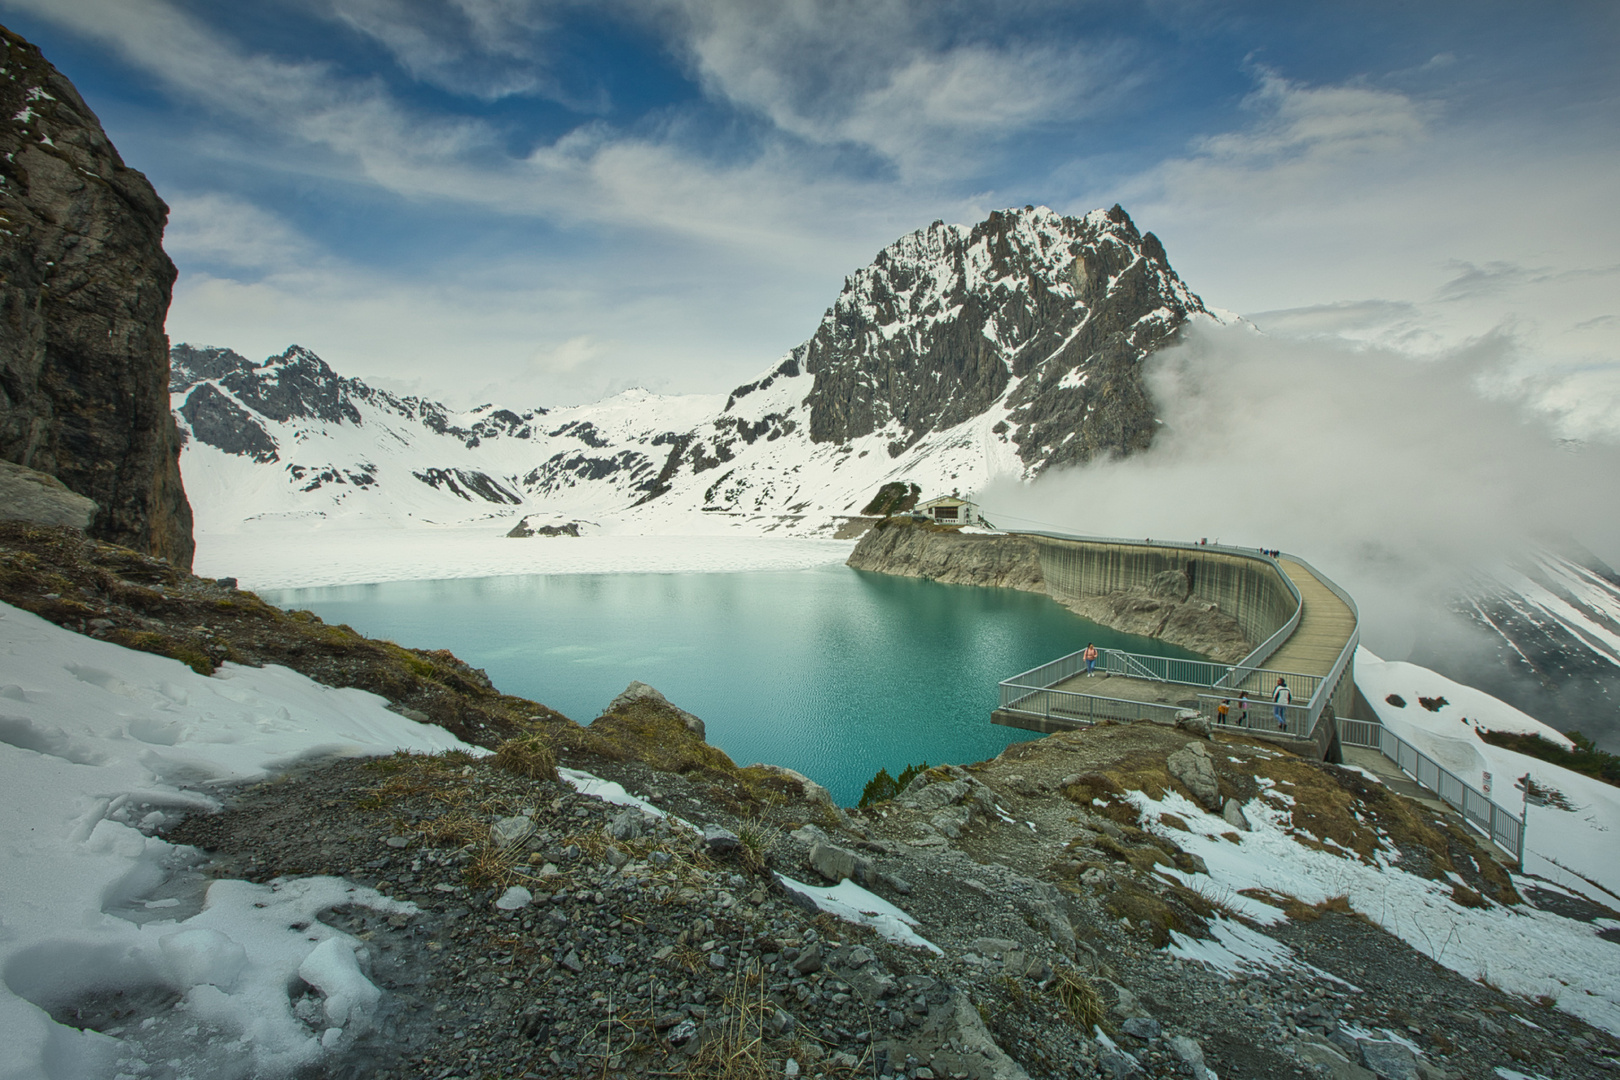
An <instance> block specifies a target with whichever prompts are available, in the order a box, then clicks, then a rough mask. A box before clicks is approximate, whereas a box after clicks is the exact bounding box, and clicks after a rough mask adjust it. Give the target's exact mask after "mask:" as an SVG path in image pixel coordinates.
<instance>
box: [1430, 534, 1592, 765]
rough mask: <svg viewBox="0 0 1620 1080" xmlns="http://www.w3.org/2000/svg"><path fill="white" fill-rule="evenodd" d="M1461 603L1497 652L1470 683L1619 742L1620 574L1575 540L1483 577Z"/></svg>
mask: <svg viewBox="0 0 1620 1080" xmlns="http://www.w3.org/2000/svg"><path fill="white" fill-rule="evenodd" d="M1460 607H1461V614H1463V615H1464V616H1465V617H1466V618H1468V619H1469V620H1470V621H1471V622H1472V623H1474V624H1475V626H1476V627H1477V628H1478V629H1479V630H1480V631H1482V633H1481V634H1480V639H1481V641H1482V642H1484V643H1486V644H1485V647H1486V650H1487V653H1488V655H1487V656H1485V657H1482V658H1481V659H1482V661H1483V662H1481V663H1478V664H1475V665H1472V666H1467V667H1466V669H1465V670H1463V671H1462V672H1460V674H1463V675H1466V681H1468V682H1471V683H1473V684H1474V685H1476V686H1479V687H1480V688H1481V689H1484V690H1487V691H1489V692H1490V693H1492V694H1494V695H1496V696H1497V697H1499V698H1501V699H1503V700H1504V701H1508V702H1511V703H1512V704H1513V705H1515V706H1517V707H1518V708H1520V709H1523V710H1525V711H1526V712H1529V713H1531V714H1533V715H1535V716H1537V717H1540V718H1541V719H1542V720H1545V721H1547V722H1548V723H1550V724H1552V725H1554V726H1555V727H1558V728H1559V729H1560V730H1565V731H1568V730H1571V729H1580V730H1581V731H1583V732H1585V733H1586V734H1587V735H1588V736H1591V737H1593V738H1595V739H1597V740H1598V741H1599V742H1600V743H1602V744H1605V745H1609V746H1615V745H1620V574H1616V573H1615V571H1614V570H1613V569H1611V568H1610V567H1609V566H1607V565H1605V564H1604V563H1603V561H1602V560H1600V559H1598V558H1597V557H1596V556H1594V555H1593V554H1592V553H1591V552H1589V551H1585V550H1583V549H1579V548H1578V547H1577V546H1575V545H1573V544H1570V543H1565V544H1563V545H1561V546H1560V547H1559V549H1557V550H1554V549H1553V548H1550V547H1544V548H1540V549H1538V550H1536V551H1534V552H1532V553H1530V554H1528V555H1526V556H1525V557H1524V558H1522V559H1520V560H1518V561H1516V562H1515V563H1513V564H1512V565H1509V566H1507V567H1504V568H1503V569H1502V570H1500V571H1499V572H1497V573H1496V574H1493V575H1491V576H1489V577H1484V578H1481V579H1479V580H1477V581H1476V582H1475V583H1474V584H1473V587H1472V589H1471V590H1470V591H1469V595H1468V596H1467V597H1466V598H1465V599H1464V601H1463V602H1462V604H1461V605H1460ZM1430 662H1431V663H1433V661H1432V660H1431V661H1430Z"/></svg>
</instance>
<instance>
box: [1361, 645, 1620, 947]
mask: <svg viewBox="0 0 1620 1080" xmlns="http://www.w3.org/2000/svg"><path fill="white" fill-rule="evenodd" d="M1356 685H1357V686H1359V687H1360V688H1361V692H1362V694H1363V695H1364V696H1365V697H1366V699H1367V701H1368V702H1369V703H1370V704H1371V705H1372V707H1373V710H1374V711H1375V712H1376V713H1377V714H1378V719H1379V721H1380V722H1382V723H1383V725H1384V726H1385V727H1387V728H1389V729H1390V730H1391V731H1393V732H1394V733H1395V734H1397V735H1399V736H1400V737H1401V738H1403V739H1405V740H1406V741H1407V742H1409V743H1411V744H1412V745H1413V746H1415V747H1417V748H1418V749H1419V750H1421V751H1422V752H1423V753H1425V754H1428V755H1429V756H1430V757H1432V758H1433V759H1434V760H1436V761H1438V762H1439V763H1440V764H1441V765H1444V766H1445V767H1446V768H1448V769H1450V770H1451V771H1452V772H1454V773H1456V774H1457V775H1458V776H1460V777H1462V778H1463V779H1464V780H1466V781H1468V782H1469V783H1470V784H1473V785H1474V787H1476V788H1479V789H1481V790H1483V789H1484V776H1485V774H1486V773H1490V774H1491V791H1490V796H1491V798H1492V799H1493V800H1495V801H1496V803H1497V805H1499V806H1502V807H1504V808H1506V809H1507V810H1509V811H1510V812H1512V813H1514V814H1515V815H1517V814H1518V813H1519V811H1520V808H1521V807H1522V806H1523V800H1524V796H1523V794H1522V793H1521V792H1520V791H1519V790H1517V789H1516V788H1515V787H1514V782H1515V781H1516V780H1517V779H1518V778H1519V777H1521V776H1524V775H1525V774H1526V773H1529V774H1530V777H1531V779H1532V780H1534V781H1535V783H1536V784H1537V785H1538V786H1539V787H1542V788H1546V789H1548V790H1550V791H1556V792H1558V793H1559V794H1560V795H1561V796H1562V797H1563V799H1564V800H1566V801H1567V803H1568V805H1569V807H1570V809H1563V808H1561V807H1560V806H1558V805H1553V804H1549V805H1546V806H1535V805H1531V806H1530V807H1529V808H1528V822H1527V824H1526V829H1525V860H1524V861H1525V870H1526V871H1527V872H1528V873H1531V874H1535V875H1537V876H1539V877H1544V878H1547V879H1548V880H1551V881H1555V882H1558V883H1559V884H1561V885H1563V886H1564V887H1566V888H1568V889H1571V890H1574V891H1575V892H1578V893H1580V894H1581V895H1583V896H1585V897H1587V898H1589V899H1591V900H1595V901H1597V902H1598V903H1600V904H1604V905H1606V906H1608V907H1611V908H1620V788H1616V787H1614V786H1612V785H1610V784H1605V783H1603V782H1602V781H1601V780H1594V779H1593V778H1591V777H1589V776H1583V775H1582V774H1580V773H1577V772H1571V771H1570V770H1568V769H1565V768H1561V767H1560V766H1557V765H1552V764H1549V763H1548V762H1545V761H1541V760H1539V759H1537V758H1533V757H1530V756H1528V755H1525V754H1520V753H1517V752H1515V751H1513V750H1507V749H1504V748H1502V747H1499V746H1492V745H1491V744H1490V743H1488V742H1486V741H1485V740H1483V739H1481V738H1480V737H1479V736H1478V734H1476V732H1475V728H1476V727H1483V728H1485V729H1487V730H1490V731H1511V732H1523V733H1525V734H1531V735H1539V736H1541V737H1542V738H1545V739H1548V740H1549V741H1551V742H1554V743H1556V744H1558V745H1559V746H1564V747H1569V746H1571V745H1573V744H1571V743H1570V741H1569V740H1568V739H1567V738H1565V737H1564V736H1563V735H1561V734H1559V733H1558V732H1557V731H1554V730H1553V729H1552V728H1550V727H1548V726H1547V725H1546V724H1543V723H1542V722H1541V721H1539V720H1537V719H1536V718H1535V717H1533V716H1530V715H1528V714H1527V713H1523V712H1520V711H1519V710H1518V709H1515V708H1514V707H1513V706H1511V705H1509V704H1507V703H1506V702H1504V701H1500V700H1498V699H1497V698H1494V697H1492V696H1491V695H1489V694H1487V693H1485V692H1484V691H1482V690H1476V689H1474V688H1473V687H1471V686H1466V685H1464V684H1462V683H1459V682H1454V681H1453V680H1451V679H1448V678H1446V677H1445V676H1444V675H1440V674H1438V673H1437V672H1434V671H1430V670H1429V669H1428V668H1425V667H1419V666H1418V665H1417V664H1408V663H1402V662H1397V661H1384V660H1380V659H1379V658H1378V657H1377V656H1375V655H1374V654H1373V653H1370V652H1368V651H1367V650H1366V649H1359V650H1357V653H1356ZM1391 694H1394V695H1396V696H1397V697H1400V698H1401V699H1402V700H1404V701H1405V702H1406V705H1405V707H1404V708H1398V707H1396V706H1395V705H1392V704H1390V702H1389V700H1388V698H1389V696H1390V695H1391ZM1419 697H1427V698H1439V697H1443V698H1445V699H1446V704H1445V705H1444V706H1442V707H1441V708H1440V709H1439V710H1438V711H1436V712H1430V711H1429V710H1427V709H1425V708H1423V706H1422V705H1420V704H1419V703H1418V698H1419ZM1616 959H1617V960H1620V957H1617V958H1616Z"/></svg>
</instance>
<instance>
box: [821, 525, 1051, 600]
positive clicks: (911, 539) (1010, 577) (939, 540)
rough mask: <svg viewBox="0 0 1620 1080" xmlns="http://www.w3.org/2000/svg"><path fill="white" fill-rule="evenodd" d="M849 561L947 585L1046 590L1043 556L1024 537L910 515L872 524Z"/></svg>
mask: <svg viewBox="0 0 1620 1080" xmlns="http://www.w3.org/2000/svg"><path fill="white" fill-rule="evenodd" d="M847 562H848V565H849V566H852V567H854V568H855V569H856V570H873V571H876V572H878V573H882V574H895V575H898V576H900V577H919V578H927V579H929V580H930V581H941V582H944V583H945V584H947V585H990V586H994V587H997V588H1002V589H1022V590H1023V591H1024V592H1045V591H1046V584H1045V581H1044V579H1043V578H1042V577H1041V558H1040V555H1039V553H1037V552H1036V550H1035V545H1034V544H1033V543H1031V542H1030V541H1029V540H1027V539H1025V538H1024V537H1021V536H991V535H986V534H984V533H964V532H962V531H961V530H960V529H951V528H945V527H942V526H937V525H929V524H926V523H924V522H914V521H912V520H911V519H909V518H886V519H884V520H883V521H880V522H878V523H877V524H876V525H874V526H872V528H871V529H869V530H868V531H867V532H866V534H865V535H864V536H862V537H861V542H860V543H859V544H856V545H855V550H854V551H853V552H851V553H850V556H849V559H848V560H847Z"/></svg>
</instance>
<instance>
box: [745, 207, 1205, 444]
mask: <svg viewBox="0 0 1620 1080" xmlns="http://www.w3.org/2000/svg"><path fill="white" fill-rule="evenodd" d="M1204 310H1205V309H1204V305H1203V302H1202V301H1201V300H1199V298H1198V297H1197V296H1196V295H1194V294H1193V293H1192V291H1191V290H1189V289H1188V288H1187V287H1186V285H1185V284H1184V283H1183V282H1182V281H1181V279H1180V278H1179V277H1177V276H1176V273H1175V271H1174V270H1172V269H1171V267H1170V264H1169V261H1168V258H1167V257H1166V255H1165V251H1164V245H1163V244H1162V243H1160V242H1159V240H1158V238H1157V237H1154V236H1153V235H1152V234H1151V233H1150V234H1147V235H1146V236H1144V235H1142V234H1141V233H1139V232H1138V231H1137V229H1136V226H1135V224H1134V223H1133V222H1132V221H1131V218H1130V215H1129V214H1127V213H1126V212H1125V211H1124V209H1123V208H1121V207H1119V206H1117V205H1116V206H1114V207H1113V208H1112V209H1109V210H1096V211H1092V212H1091V213H1089V214H1087V215H1085V216H1084V217H1067V216H1064V215H1061V214H1058V213H1056V212H1055V211H1053V210H1051V209H1049V208H1047V207H1044V206H1040V207H1037V206H1027V207H1024V208H1023V209H1012V210H1004V211H993V212H992V213H991V214H990V215H989V216H988V217H987V218H986V219H985V220H984V221H982V222H979V223H978V224H976V225H973V226H971V227H965V226H960V225H946V224H944V223H943V222H940V221H936V222H934V223H933V224H932V225H929V226H928V227H927V228H924V229H919V230H917V231H916V232H914V233H911V234H909V235H907V236H904V237H901V238H900V239H899V240H897V241H895V242H894V243H893V244H891V245H889V246H888V247H886V248H884V249H883V250H882V251H881V252H879V253H878V255H877V257H876V258H874V259H873V260H872V262H871V264H870V265H868V266H866V267H863V268H862V269H860V270H858V271H857V272H856V273H854V274H853V275H851V276H850V277H849V278H848V279H846V281H845V284H844V288H843V290H842V292H841V293H840V294H839V296H838V299H837V300H836V301H834V303H833V306H832V307H831V308H829V309H828V310H827V312H826V314H825V315H824V316H823V317H822V321H821V325H820V326H819V327H818V328H817V329H816V332H815V334H814V335H812V337H811V338H810V340H809V341H807V342H805V344H804V345H802V346H800V347H799V348H798V349H795V350H794V352H793V354H792V356H791V357H790V361H791V362H792V363H793V365H794V366H799V365H802V367H803V369H804V370H805V371H806V372H807V373H809V374H810V375H811V376H813V378H814V386H813V388H812V389H811V390H810V391H809V393H808V395H807V397H806V399H805V400H806V403H807V404H808V405H809V406H810V410H811V415H810V424H809V427H810V437H811V439H812V440H813V441H815V442H847V441H848V440H850V439H852V438H859V437H861V436H864V435H869V434H872V433H874V432H884V433H888V434H891V435H892V438H891V441H890V444H889V447H890V454H891V456H898V455H899V454H901V453H903V452H904V451H905V450H907V449H908V448H910V447H911V446H913V445H915V444H916V443H917V442H918V441H919V440H920V439H922V438H923V437H924V436H925V435H927V434H928V433H930V432H932V431H935V430H938V429H941V428H946V427H951V426H954V425H956V424H960V423H962V422H963V421H965V420H968V419H970V418H972V417H975V416H979V415H981V414H983V413H985V412H986V411H987V410H989V409H990V408H991V407H992V406H994V405H996V404H1001V405H1003V406H1004V407H1005V409H1006V410H1007V413H1008V415H1007V417H1006V421H1007V424H1008V429H1007V430H1009V431H1010V432H1011V434H1010V438H1011V439H1012V441H1014V442H1015V443H1016V444H1017V445H1018V452H1019V456H1020V458H1021V459H1022V460H1023V462H1024V463H1025V466H1026V469H1027V470H1028V471H1029V472H1031V473H1034V472H1039V471H1042V470H1044V469H1046V468H1049V467H1051V466H1052V465H1054V464H1059V463H1063V462H1068V461H1080V460H1085V459H1086V458H1088V457H1090V456H1092V455H1093V454H1095V453H1097V452H1099V451H1105V450H1106V451H1114V452H1129V451H1131V450H1134V449H1139V448H1141V447H1142V446H1145V445H1146V443H1147V441H1148V440H1149V439H1150V438H1151V437H1152V424H1153V415H1152V408H1151V405H1150V404H1149V403H1148V401H1147V398H1146V393H1145V391H1144V390H1143V388H1142V386H1141V381H1140V377H1139V375H1138V372H1137V368H1138V366H1139V364H1140V362H1141V361H1142V360H1143V359H1144V358H1145V357H1146V356H1147V355H1148V354H1149V353H1151V352H1153V351H1154V350H1155V349H1157V348H1159V347H1161V346H1163V345H1164V344H1166V343H1168V342H1169V341H1170V340H1171V339H1172V338H1173V336H1174V335H1175V333H1176V331H1178V330H1179V329H1180V327H1181V326H1182V324H1183V323H1185V322H1186V320H1187V318H1188V317H1189V316H1191V315H1193V314H1195V313H1201V312H1204ZM739 389H740V390H741V389H743V388H739Z"/></svg>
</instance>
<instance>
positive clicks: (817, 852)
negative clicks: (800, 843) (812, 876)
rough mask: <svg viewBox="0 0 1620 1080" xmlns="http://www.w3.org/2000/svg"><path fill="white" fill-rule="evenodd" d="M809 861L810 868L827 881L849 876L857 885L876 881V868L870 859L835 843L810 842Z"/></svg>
mask: <svg viewBox="0 0 1620 1080" xmlns="http://www.w3.org/2000/svg"><path fill="white" fill-rule="evenodd" d="M809 862H810V866H811V868H812V869H814V870H815V872H816V873H818V874H820V875H821V876H822V877H824V878H826V879H827V880H828V881H834V882H836V881H843V880H844V879H845V878H849V879H851V880H853V881H854V882H855V883H856V884H857V885H873V884H876V883H877V881H878V876H879V875H878V872H877V868H876V867H875V866H873V864H872V860H871V859H868V858H866V857H865V856H864V855H857V854H855V853H854V852H853V851H850V850H849V849H848V848H841V847H839V846H838V845H837V844H823V843H815V844H811V845H810V858H809Z"/></svg>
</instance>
